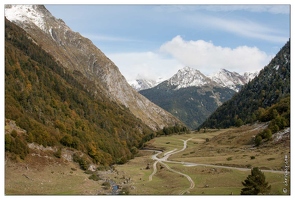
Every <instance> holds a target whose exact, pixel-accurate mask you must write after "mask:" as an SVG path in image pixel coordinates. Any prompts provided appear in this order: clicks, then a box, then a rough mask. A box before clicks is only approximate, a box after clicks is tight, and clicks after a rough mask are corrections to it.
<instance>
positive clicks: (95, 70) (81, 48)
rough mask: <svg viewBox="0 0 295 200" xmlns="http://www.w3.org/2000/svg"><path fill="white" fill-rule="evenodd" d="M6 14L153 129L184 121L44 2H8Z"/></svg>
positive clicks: (68, 66) (66, 65)
mask: <svg viewBox="0 0 295 200" xmlns="http://www.w3.org/2000/svg"><path fill="white" fill-rule="evenodd" d="M5 16H6V18H7V19H8V20H10V21H12V22H13V23H15V24H16V25H18V26H20V27H21V28H23V29H24V30H25V31H26V32H27V33H28V34H30V37H31V39H32V41H34V42H35V43H36V44H38V45H39V46H40V47H42V48H43V49H44V50H45V51H46V52H48V53H49V54H51V55H52V56H53V57H54V58H55V60H56V61H57V62H59V63H61V65H62V66H63V67H64V68H65V69H67V70H69V71H70V72H72V73H73V74H74V73H76V74H79V73H81V74H82V75H83V76H85V77H87V79H88V80H90V81H92V82H94V83H95V87H94V88H91V89H90V88H87V90H91V92H92V93H93V94H94V95H96V96H100V95H102V94H101V93H103V95H106V96H107V97H108V98H109V99H111V100H112V101H114V102H116V103H118V104H121V105H123V106H126V107H127V108H128V109H130V111H131V112H132V113H133V114H134V115H135V116H136V117H137V118H139V119H141V120H142V121H143V122H144V123H145V124H147V125H148V126H149V127H150V128H152V129H153V130H157V129H160V128H163V127H164V126H171V125H175V124H176V123H181V122H180V121H179V120H178V119H176V118H175V117H174V116H173V115H171V114H170V113H168V112H166V111H165V110H163V109H161V108H160V107H158V106H156V105H155V104H153V103H151V102H150V101H149V100H148V99H146V98H145V97H143V96H142V95H140V94H138V93H137V92H136V91H135V90H134V89H133V88H132V87H131V86H130V85H129V84H128V83H127V81H126V80H125V78H124V77H123V76H122V74H121V73H120V71H119V70H118V67H117V66H116V65H115V64H114V63H113V62H112V61H111V60H110V59H109V58H107V57H106V56H105V55H104V54H103V52H101V51H100V50H99V49H98V48H97V47H96V46H95V45H94V44H93V43H92V42H91V41H90V40H89V39H87V38H84V37H83V36H81V35H80V34H79V33H77V32H74V31H72V30H71V29H70V28H69V27H68V26H67V25H66V24H65V23H64V22H63V21H62V20H61V19H56V18H55V17H54V16H52V15H51V14H50V12H49V11H48V10H46V8H45V7H44V6H42V5H6V6H5Z"/></svg>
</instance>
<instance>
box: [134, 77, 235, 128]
mask: <svg viewBox="0 0 295 200" xmlns="http://www.w3.org/2000/svg"><path fill="white" fill-rule="evenodd" d="M175 87H176V86H167V81H164V82H163V83H161V84H159V85H158V86H156V87H154V88H150V89H147V90H141V91H140V93H141V94H142V95H144V96H145V97H147V98H148V99H149V100H151V101H152V102H153V103H155V104H157V105H158V106H160V107H161V108H163V109H165V110H167V111H169V112H170V113H172V114H173V115H174V116H176V117H177V118H179V119H180V120H181V121H183V122H184V123H185V125H186V126H188V127H189V128H190V129H197V128H198V126H199V125H200V124H201V123H203V122H204V120H205V119H206V118H207V117H208V116H209V115H210V114H211V113H212V112H214V111H215V110H216V108H217V107H218V106H219V105H220V104H221V103H223V102H224V101H226V100H228V99H230V98H231V97H232V96H233V94H234V93H235V91H234V90H231V89H229V88H221V87H210V86H203V87H186V88H180V89H178V90H175Z"/></svg>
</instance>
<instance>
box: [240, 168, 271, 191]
mask: <svg viewBox="0 0 295 200" xmlns="http://www.w3.org/2000/svg"><path fill="white" fill-rule="evenodd" d="M242 184H243V186H244V188H243V189H242V191H241V194H242V195H254V194H255V195H257V194H266V193H269V191H270V188H271V185H268V182H266V181H265V176H264V173H262V172H261V170H260V169H259V168H258V167H254V168H253V169H252V170H251V175H249V176H248V177H247V179H246V180H245V181H244V182H242Z"/></svg>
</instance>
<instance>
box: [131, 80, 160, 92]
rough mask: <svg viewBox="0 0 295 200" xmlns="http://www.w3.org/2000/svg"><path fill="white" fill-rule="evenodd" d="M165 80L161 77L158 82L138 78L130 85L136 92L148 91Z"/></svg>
mask: <svg viewBox="0 0 295 200" xmlns="http://www.w3.org/2000/svg"><path fill="white" fill-rule="evenodd" d="M162 81H163V79H162V78H161V77H160V78H158V79H157V80H152V79H145V78H138V79H135V80H133V81H129V82H128V83H129V84H130V85H131V87H133V88H134V89H135V90H136V91H140V90H146V89H149V88H152V87H154V86H156V85H158V84H159V83H161V82H162Z"/></svg>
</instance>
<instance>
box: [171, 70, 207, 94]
mask: <svg viewBox="0 0 295 200" xmlns="http://www.w3.org/2000/svg"><path fill="white" fill-rule="evenodd" d="M211 82H212V81H211V80H210V79H209V78H208V77H206V76H205V75H204V74H202V73H201V72H200V71H199V70H196V69H193V68H190V67H184V68H182V69H180V70H178V72H177V73H176V74H175V75H174V76H172V77H171V78H170V79H169V80H168V84H169V85H174V86H177V87H176V89H180V88H186V87H190V86H196V87H198V86H203V85H207V84H210V83H211Z"/></svg>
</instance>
